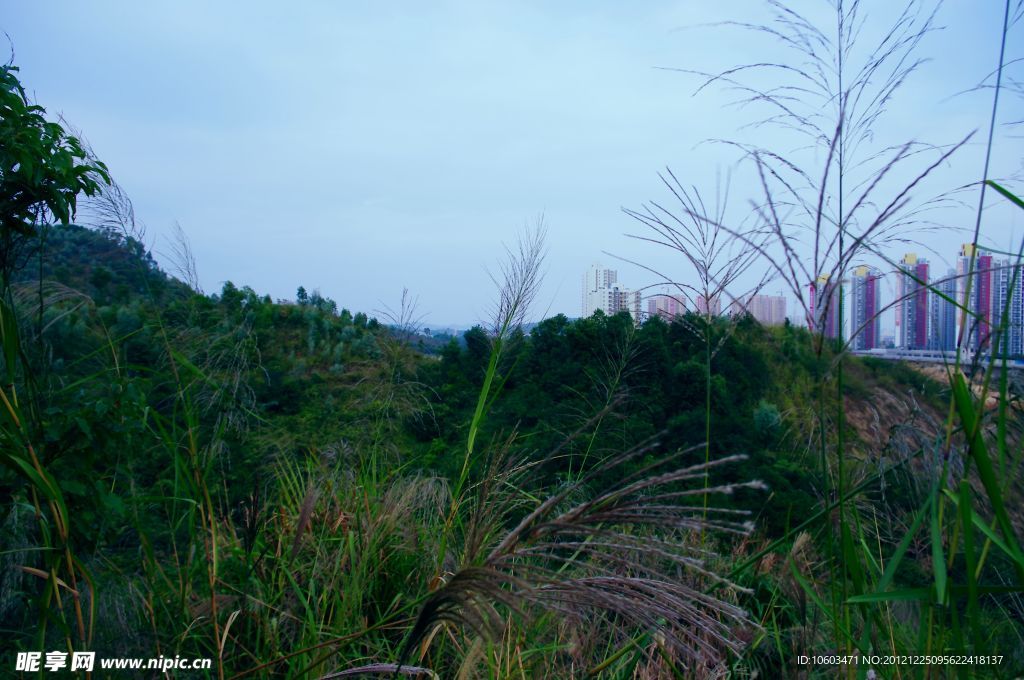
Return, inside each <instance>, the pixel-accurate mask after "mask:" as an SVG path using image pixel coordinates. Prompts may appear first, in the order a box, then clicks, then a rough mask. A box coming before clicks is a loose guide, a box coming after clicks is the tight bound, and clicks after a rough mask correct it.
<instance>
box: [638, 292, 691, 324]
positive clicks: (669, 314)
mask: <svg viewBox="0 0 1024 680" xmlns="http://www.w3.org/2000/svg"><path fill="white" fill-rule="evenodd" d="M683 314H686V300H684V299H683V298H682V297H681V296H676V295H652V296H651V297H649V298H647V315H648V316H660V317H661V318H663V319H665V320H666V321H671V320H672V319H674V318H675V317H677V316H682V315H683Z"/></svg>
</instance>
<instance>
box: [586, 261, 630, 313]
mask: <svg viewBox="0 0 1024 680" xmlns="http://www.w3.org/2000/svg"><path fill="white" fill-rule="evenodd" d="M618 279H619V273H618V272H617V271H616V270H614V269H606V268H605V267H603V266H601V265H600V264H592V265H590V268H589V269H588V270H587V271H586V273H585V274H583V291H582V292H583V294H582V300H581V303H582V304H581V312H582V315H583V317H584V318H586V317H589V316H591V315H592V314H593V313H594V312H596V311H597V310H599V309H600V310H601V311H602V312H604V313H605V314H608V315H609V316H610V315H614V314H618V313H619V312H623V311H625V312H629V315H630V316H631V317H633V320H634V321H636V322H638V323H639V321H640V291H638V290H637V291H634V290H629V289H628V288H623V287H622V286H620V285H619V283H618Z"/></svg>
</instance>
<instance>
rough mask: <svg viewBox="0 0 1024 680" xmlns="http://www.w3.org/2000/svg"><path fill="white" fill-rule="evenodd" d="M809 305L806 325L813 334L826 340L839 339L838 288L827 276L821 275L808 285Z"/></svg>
mask: <svg viewBox="0 0 1024 680" xmlns="http://www.w3.org/2000/svg"><path fill="white" fill-rule="evenodd" d="M809 291H810V297H811V304H810V316H809V318H808V319H807V325H808V327H809V328H810V329H811V331H812V332H814V333H821V334H822V335H824V336H825V337H826V338H838V337H840V332H839V330H840V329H839V324H838V322H837V319H838V318H839V314H838V312H837V311H836V310H837V309H838V308H839V291H838V286H837V284H836V283H835V282H833V281H832V280H831V277H830V276H829V275H828V274H821V275H820V276H818V278H817V280H816V281H814V282H813V283H811V284H810V285H809Z"/></svg>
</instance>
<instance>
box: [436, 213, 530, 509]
mask: <svg viewBox="0 0 1024 680" xmlns="http://www.w3.org/2000/svg"><path fill="white" fill-rule="evenodd" d="M546 233H547V228H546V227H545V225H544V217H543V216H541V217H539V218H537V221H536V223H535V224H534V226H533V228H532V229H528V230H526V231H524V232H523V233H521V234H520V235H519V238H518V240H517V241H516V245H515V246H514V247H508V246H506V248H505V259H504V260H503V261H502V262H501V264H500V265H499V267H500V269H499V272H498V274H491V279H492V280H493V281H494V283H495V284H496V285H497V287H498V299H497V301H496V303H495V305H494V309H493V310H492V311H493V313H492V321H491V353H490V357H489V359H488V362H487V369H486V372H485V373H484V379H483V386H482V387H481V389H480V394H479V396H478V397H477V402H476V408H475V409H474V411H473V418H472V420H471V421H470V423H469V432H468V434H467V437H466V451H465V453H464V456H463V461H462V469H461V471H460V473H459V478H458V480H457V481H456V484H455V487H454V490H453V494H452V503H453V505H452V513H451V515H450V518H454V514H455V511H456V509H457V507H458V504H459V502H460V498H461V494H462V490H463V487H464V486H465V484H466V481H467V479H468V477H469V473H470V470H471V467H472V464H473V462H474V449H475V446H476V438H477V435H478V434H479V432H480V427H481V425H482V424H483V422H484V419H485V417H486V416H487V413H488V411H489V410H490V407H491V405H492V403H493V400H494V398H495V397H496V396H497V394H498V393H500V391H501V387H502V385H503V383H504V380H503V378H502V375H501V372H502V371H503V370H504V369H505V368H506V367H504V366H503V365H502V362H503V359H504V357H505V353H506V351H507V350H508V344H509V342H510V341H511V340H512V338H513V334H514V332H515V331H516V330H517V329H518V328H519V327H520V326H521V325H522V324H523V322H524V321H525V319H526V316H527V314H528V313H529V311H530V307H531V305H532V304H533V302H534V300H535V299H536V297H537V293H538V292H539V291H540V286H541V283H542V282H543V280H544V274H543V271H542V268H543V265H544V257H545V250H544V239H545V237H546ZM495 380H497V381H498V382H497V384H495Z"/></svg>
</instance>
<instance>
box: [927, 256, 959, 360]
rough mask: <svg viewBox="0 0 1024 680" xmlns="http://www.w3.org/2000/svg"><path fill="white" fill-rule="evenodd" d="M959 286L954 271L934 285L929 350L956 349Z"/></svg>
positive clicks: (951, 270)
mask: <svg viewBox="0 0 1024 680" xmlns="http://www.w3.org/2000/svg"><path fill="white" fill-rule="evenodd" d="M957 284H958V281H957V278H956V271H955V270H953V269H950V270H949V271H948V272H946V275H945V276H944V277H943V278H941V279H939V280H938V281H936V282H935V283H934V284H933V285H934V288H935V290H934V291H933V292H932V294H931V315H930V318H929V323H930V324H931V331H930V332H929V333H928V338H929V340H928V349H937V350H941V351H944V352H951V351H953V350H955V349H956V320H957V308H956V299H957V287H958V286H957Z"/></svg>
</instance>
